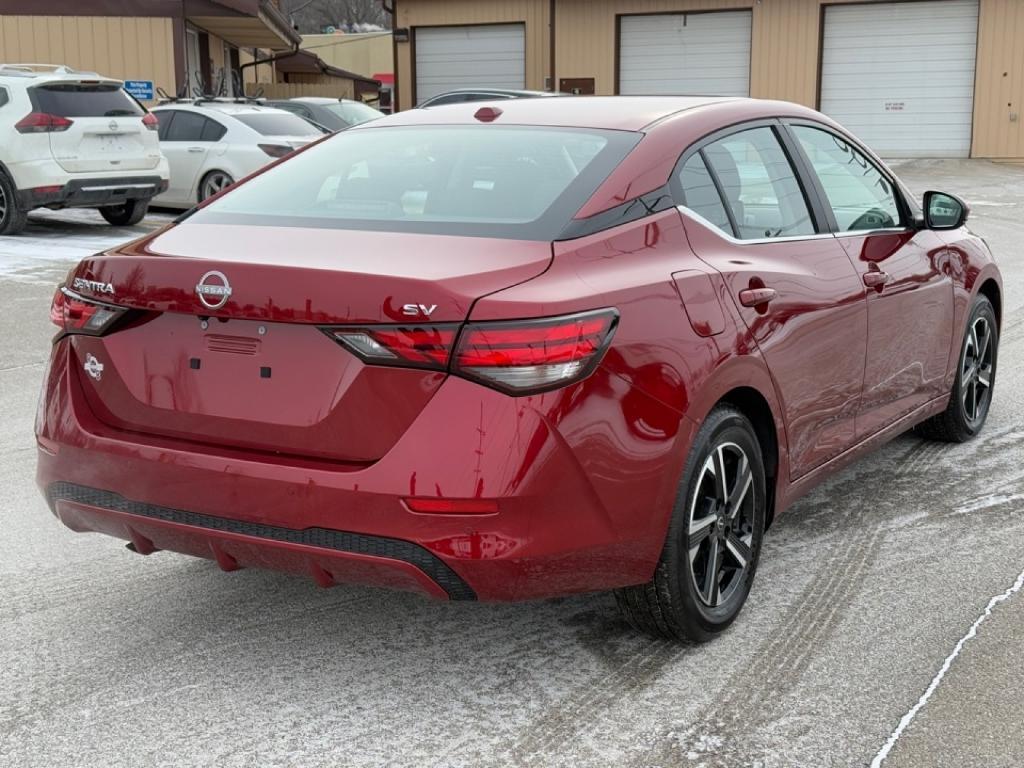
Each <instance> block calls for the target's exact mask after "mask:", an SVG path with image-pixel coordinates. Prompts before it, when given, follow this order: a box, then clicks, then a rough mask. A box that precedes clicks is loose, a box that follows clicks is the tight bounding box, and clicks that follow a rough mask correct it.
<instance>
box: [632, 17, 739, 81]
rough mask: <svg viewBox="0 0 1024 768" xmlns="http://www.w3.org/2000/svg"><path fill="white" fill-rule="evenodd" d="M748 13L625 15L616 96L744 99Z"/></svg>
mask: <svg viewBox="0 0 1024 768" xmlns="http://www.w3.org/2000/svg"><path fill="white" fill-rule="evenodd" d="M750 20H751V15H750V11H729V12H716V13H672V14H657V15H653V16H623V17H622V18H621V20H620V22H619V24H620V27H619V93H625V94H642V93H654V94H681V95H690V96H747V95H749V94H750Z"/></svg>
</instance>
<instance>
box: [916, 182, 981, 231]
mask: <svg viewBox="0 0 1024 768" xmlns="http://www.w3.org/2000/svg"><path fill="white" fill-rule="evenodd" d="M970 212H971V209H970V208H969V207H968V206H967V203H965V202H964V201H963V200H961V199H960V198H959V197H957V196H956V195H951V194H949V193H948V192H935V191H931V192H925V193H924V225H925V227H927V228H928V229H959V228H960V227H962V226H963V225H964V223H965V222H966V221H967V215H968V214H969V213H970Z"/></svg>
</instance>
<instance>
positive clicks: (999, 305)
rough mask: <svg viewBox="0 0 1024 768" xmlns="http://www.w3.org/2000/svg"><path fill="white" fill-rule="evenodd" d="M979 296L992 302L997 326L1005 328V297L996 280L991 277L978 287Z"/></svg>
mask: <svg viewBox="0 0 1024 768" xmlns="http://www.w3.org/2000/svg"><path fill="white" fill-rule="evenodd" d="M978 295H980V296H984V297H985V298H987V299H988V300H989V301H990V302H992V309H994V310H995V313H996V325H997V326H998V327H999V328H1002V327H1003V295H1002V292H1001V291H1000V290H999V284H998V283H997V282H996V281H995V278H992V277H989V278H988V279H986V280H985V281H984V282H983V283H982V284H981V285H980V286H979V287H978Z"/></svg>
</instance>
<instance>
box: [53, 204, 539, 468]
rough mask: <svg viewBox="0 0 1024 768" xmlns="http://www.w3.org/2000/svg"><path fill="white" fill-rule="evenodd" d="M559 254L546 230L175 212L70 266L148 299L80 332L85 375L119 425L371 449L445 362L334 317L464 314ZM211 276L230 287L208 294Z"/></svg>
mask: <svg viewBox="0 0 1024 768" xmlns="http://www.w3.org/2000/svg"><path fill="white" fill-rule="evenodd" d="M297 242H301V243H302V247H301V248H299V247H297V246H296V243H297ZM199 252H202V253H211V254H216V257H215V258H209V259H208V258H197V257H195V256H194V255H192V254H195V253H199ZM550 260H551V246H550V243H544V242H526V241H510V240H488V239H485V238H464V237H453V236H440V235H438V236H424V235H412V234H404V233H388V232H360V231H339V230H329V229H294V228H283V227H282V228H275V227H235V226H230V225H218V224H202V225H183V226H179V227H173V228H171V229H169V230H167V231H165V232H164V233H162V234H160V235H158V236H156V237H155V238H150V239H147V240H143V241H139V242H137V243H135V244H132V245H131V246H128V247H126V248H124V249H122V250H121V251H119V252H112V253H108V254H104V255H101V256H97V257H94V258H91V259H86V260H85V261H83V262H82V263H81V265H80V266H79V267H78V269H77V270H76V272H75V273H74V275H73V276H72V278H71V280H70V282H69V284H68V287H69V288H70V289H71V290H74V291H76V292H78V293H80V294H82V295H83V296H86V297H87V298H90V299H94V300H98V301H104V302H108V303H114V304H117V305H118V306H123V307H129V308H133V309H135V310H137V311H136V312H133V313H130V316H127V317H125V322H124V323H122V324H121V325H120V326H119V327H117V328H115V329H114V330H113V331H112V332H111V333H109V334H107V335H104V336H99V337H96V336H86V335H83V336H75V337H73V341H72V346H73V354H74V355H75V356H76V357H77V365H76V368H77V372H78V373H77V375H78V378H79V381H80V382H81V384H82V387H83V389H84V391H85V394H86V397H87V400H88V402H89V403H90V405H91V406H92V409H93V411H94V412H95V414H96V415H97V416H98V417H99V418H100V419H101V420H102V421H104V422H106V423H107V424H109V425H111V426H114V427H116V428H119V429H123V430H130V431H133V432H141V433H149V434H156V435H162V436H168V437H177V438H181V439H188V440H193V441H199V442H203V443H208V444H214V445H223V446H231V447H237V448H243V449H248V450H257V451H266V452H268V453H276V454H288V455H294V456H303V457H311V458H319V459H328V460H334V461H342V462H357V463H365V462H372V461H375V460H377V459H379V458H380V457H381V456H383V455H384V453H386V452H387V450H389V449H390V447H391V446H392V445H393V444H394V443H395V442H396V441H397V440H398V438H399V437H400V436H401V434H402V433H404V431H405V430H406V429H407V428H408V426H409V425H410V424H411V423H412V421H413V420H414V419H415V418H416V416H417V415H418V414H419V412H420V411H421V410H422V408H423V407H424V406H425V405H426V404H427V402H429V400H430V398H431V397H432V396H433V394H434V392H435V391H436V390H437V388H438V387H439V386H440V385H441V382H442V381H443V380H444V378H445V374H444V373H440V372H437V371H429V370H419V369H414V368H404V367H379V366H370V365H365V364H364V363H363V362H361V361H360V360H359V359H358V358H357V357H356V356H355V355H353V354H352V353H350V352H348V351H347V350H346V349H345V348H343V347H342V346H341V345H340V344H339V343H337V342H336V341H335V340H333V339H332V338H330V337H329V336H328V335H327V334H325V333H323V332H322V331H321V327H323V326H332V325H346V326H350V325H362V324H395V325H403V326H417V325H419V326H422V325H423V324H424V323H427V322H429V323H451V324H457V323H460V322H462V321H463V320H465V318H466V317H467V316H468V313H469V310H470V308H471V306H472V304H473V302H474V301H475V300H476V299H477V298H479V297H481V296H484V295H486V294H489V293H493V292H494V291H498V290H501V289H503V288H506V287H508V286H511V285H513V284H516V283H520V282H523V281H525V280H529V279H530V278H532V277H534V276H536V275H538V274H540V273H542V272H543V271H544V270H545V269H546V268H547V267H548V265H549V263H550ZM199 285H207V286H218V287H219V289H214V290H211V291H205V292H203V294H202V295H203V297H205V298H206V299H207V303H204V302H203V301H202V298H201V297H200V294H199V293H197V290H196V288H197V286H199ZM228 290H229V291H230V293H229V294H227V293H226V292H227V291H228ZM221 299H224V301H223V305H222V306H219V307H217V306H214V307H212V308H211V307H210V306H207V304H211V305H216V304H218V303H219V302H220V300H221ZM89 356H92V358H94V359H95V361H96V362H98V363H99V364H100V365H101V366H102V372H101V374H100V375H99V376H98V377H97V376H96V375H95V372H96V370H97V368H96V366H95V364H93V365H92V366H91V368H90V366H87V362H88V360H89Z"/></svg>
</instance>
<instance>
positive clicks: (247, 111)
mask: <svg viewBox="0 0 1024 768" xmlns="http://www.w3.org/2000/svg"><path fill="white" fill-rule="evenodd" d="M163 109H184V110H188V111H190V112H200V113H202V112H204V111H212V112H219V113H221V114H222V115H232V116H235V115H252V114H259V113H260V112H273V113H277V112H283V113H285V114H289V115H290V114H291V113H290V112H287V111H285V110H283V109H278V108H277V107H269V106H264V105H263V104H249V103H245V102H242V103H238V102H233V101H203V102H200V103H199V104H195V103H193V102H174V101H169V102H167V103H165V104H158V105H157V106H155V107H153V110H152V111H153V112H158V111H160V110H163Z"/></svg>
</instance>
